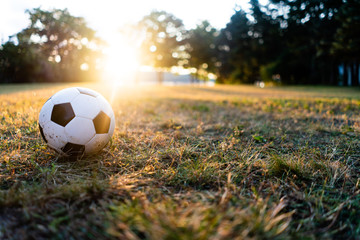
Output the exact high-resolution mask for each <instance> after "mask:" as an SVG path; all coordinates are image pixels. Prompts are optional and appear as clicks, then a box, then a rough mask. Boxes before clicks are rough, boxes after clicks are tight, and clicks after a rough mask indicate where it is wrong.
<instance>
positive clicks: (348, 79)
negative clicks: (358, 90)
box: [346, 63, 352, 86]
mask: <svg viewBox="0 0 360 240" xmlns="http://www.w3.org/2000/svg"><path fill="white" fill-rule="evenodd" d="M351 65H352V64H351V63H349V64H347V74H348V75H347V79H346V80H347V86H351V75H352V74H351V72H352V71H351Z"/></svg>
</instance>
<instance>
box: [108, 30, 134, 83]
mask: <svg viewBox="0 0 360 240" xmlns="http://www.w3.org/2000/svg"><path fill="white" fill-rule="evenodd" d="M109 39H110V40H108V46H107V47H105V48H104V50H103V53H104V55H105V59H104V63H105V64H104V79H105V80H106V81H110V82H112V83H116V84H120V85H123V84H132V83H134V81H135V80H136V72H137V70H138V68H139V66H140V65H139V62H138V59H137V49H136V47H135V46H133V45H132V44H131V43H130V42H129V41H128V40H127V39H126V37H125V36H123V35H121V34H113V36H111V37H110V38H109Z"/></svg>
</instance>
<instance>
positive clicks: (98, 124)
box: [93, 111, 111, 134]
mask: <svg viewBox="0 0 360 240" xmlns="http://www.w3.org/2000/svg"><path fill="white" fill-rule="evenodd" d="M93 122H94V126H95V131H96V134H102V133H108V132H109V128H110V122H111V119H110V117H109V116H108V115H106V113H104V112H103V111H100V113H99V114H98V115H97V116H96V117H95V118H94V120H93Z"/></svg>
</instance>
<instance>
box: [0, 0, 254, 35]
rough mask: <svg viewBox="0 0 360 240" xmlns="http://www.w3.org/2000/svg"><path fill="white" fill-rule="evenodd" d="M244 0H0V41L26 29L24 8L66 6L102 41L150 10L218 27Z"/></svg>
mask: <svg viewBox="0 0 360 240" xmlns="http://www.w3.org/2000/svg"><path fill="white" fill-rule="evenodd" d="M247 2H248V0H221V1H217V0H181V1H171V0H151V1H150V0H130V1H128V0H127V1H124V0H101V1H99V0H97V1H90V0H87V1H86V0H61V1H59V0H31V1H29V0H3V1H1V7H0V40H1V41H7V40H8V36H10V35H13V34H15V33H17V32H19V31H21V30H22V29H24V28H26V27H27V25H28V23H29V19H28V15H27V14H25V10H26V9H32V8H37V7H41V8H42V9H44V10H50V9H53V8H59V9H64V8H67V9H68V10H69V12H70V14H72V15H73V16H77V17H84V18H85V20H86V21H87V23H88V26H89V27H91V28H93V29H94V30H96V31H97V33H98V35H99V37H102V38H103V39H105V40H108V38H111V36H113V32H114V29H115V31H116V29H120V28H121V26H122V25H124V24H127V23H135V22H138V21H139V20H140V19H141V18H142V17H143V16H145V15H147V14H149V13H150V12H151V11H152V10H165V11H167V12H169V13H172V14H174V15H175V16H176V17H177V18H180V19H182V20H183V22H184V24H185V26H186V27H187V28H192V27H194V26H196V24H197V23H199V22H200V21H201V20H208V21H209V22H210V23H211V24H212V25H213V26H214V27H216V28H218V29H221V28H224V27H225V26H226V24H227V23H228V22H229V21H230V17H231V16H232V15H233V14H234V12H235V8H236V7H238V6H242V7H245V8H246V6H247Z"/></svg>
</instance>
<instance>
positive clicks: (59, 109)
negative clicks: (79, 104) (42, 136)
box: [51, 103, 75, 127]
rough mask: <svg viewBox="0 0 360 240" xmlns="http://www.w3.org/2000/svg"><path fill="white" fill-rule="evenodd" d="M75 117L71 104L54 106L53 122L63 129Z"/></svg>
mask: <svg viewBox="0 0 360 240" xmlns="http://www.w3.org/2000/svg"><path fill="white" fill-rule="evenodd" d="M74 117H75V113H74V110H73V108H72V106H71V104H70V103H61V104H56V105H54V108H53V110H52V113H51V121H53V122H54V123H57V124H59V125H61V126H63V127H65V126H66V124H68V123H69V122H70V121H71V120H72V119H73V118H74Z"/></svg>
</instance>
